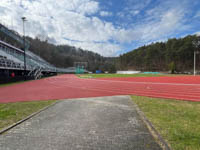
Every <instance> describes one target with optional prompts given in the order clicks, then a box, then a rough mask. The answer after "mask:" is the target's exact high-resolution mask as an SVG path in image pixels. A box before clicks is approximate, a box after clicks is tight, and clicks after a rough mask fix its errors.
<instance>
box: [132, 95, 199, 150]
mask: <svg viewBox="0 0 200 150" xmlns="http://www.w3.org/2000/svg"><path fill="white" fill-rule="evenodd" d="M132 99H133V101H134V102H135V103H136V104H137V105H138V106H139V108H140V109H141V110H142V111H143V112H144V114H145V115H146V117H147V118H148V119H149V120H150V121H151V122H152V124H153V125H154V127H155V128H156V130H157V131H158V132H159V133H160V134H161V135H162V137H163V138H164V139H165V140H166V141H167V142H168V143H169V144H170V146H171V147H172V149H173V150H200V119H199V118H200V102H187V101H177V100H167V99H158V98H149V97H140V96H132Z"/></svg>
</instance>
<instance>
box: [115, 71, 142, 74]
mask: <svg viewBox="0 0 200 150" xmlns="http://www.w3.org/2000/svg"><path fill="white" fill-rule="evenodd" d="M140 72H141V71H117V74H137V73H140Z"/></svg>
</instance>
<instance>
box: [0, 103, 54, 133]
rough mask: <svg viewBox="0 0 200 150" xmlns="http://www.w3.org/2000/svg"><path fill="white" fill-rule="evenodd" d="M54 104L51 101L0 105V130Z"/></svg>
mask: <svg viewBox="0 0 200 150" xmlns="http://www.w3.org/2000/svg"><path fill="white" fill-rule="evenodd" d="M55 102H56V101H55V100H51V101H34V102H17V103H6V104H0V130H1V129H3V128H5V127H7V126H9V125H11V124H13V123H16V122H17V121H19V120H21V119H23V118H25V117H27V116H29V115H31V114H32V113H34V112H37V111H39V110H40V109H42V108H44V107H46V106H48V105H51V104H53V103H55Z"/></svg>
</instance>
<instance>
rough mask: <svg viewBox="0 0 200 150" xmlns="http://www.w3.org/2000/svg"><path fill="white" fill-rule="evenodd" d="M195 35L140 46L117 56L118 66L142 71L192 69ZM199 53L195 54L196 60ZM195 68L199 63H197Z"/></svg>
mask: <svg viewBox="0 0 200 150" xmlns="http://www.w3.org/2000/svg"><path fill="white" fill-rule="evenodd" d="M195 40H198V39H197V37H196V36H194V35H193V36H191V35H189V36H186V37H184V38H180V39H176V38H173V39H169V40H168V41H166V42H157V43H152V44H150V45H148V46H142V47H139V48H137V49H135V50H132V51H130V52H128V53H126V54H123V55H120V57H119V58H118V68H119V69H121V70H127V69H134V70H142V71H169V70H171V71H172V70H173V71H177V72H185V71H192V69H193V63H194V50H195V46H194V44H193V41H195ZM198 61H200V55H197V62H198ZM197 69H200V64H198V63H197Z"/></svg>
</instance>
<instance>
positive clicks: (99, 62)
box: [28, 38, 114, 71]
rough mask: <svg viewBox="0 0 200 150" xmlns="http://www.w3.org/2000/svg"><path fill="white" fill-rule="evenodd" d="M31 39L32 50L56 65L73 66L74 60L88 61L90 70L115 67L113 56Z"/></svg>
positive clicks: (104, 69)
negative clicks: (109, 56)
mask: <svg viewBox="0 0 200 150" xmlns="http://www.w3.org/2000/svg"><path fill="white" fill-rule="evenodd" d="M28 40H29V41H30V43H31V45H30V50H31V51H32V52H34V53H35V54H37V55H39V56H40V57H42V58H44V59H45V60H47V61H48V62H50V63H51V64H54V65H55V66H56V67H63V68H66V67H72V66H73V65H74V62H88V68H87V69H88V70H90V71H95V70H98V69H100V70H102V71H109V70H110V69H112V67H113V64H114V62H113V58H106V57H103V56H101V55H99V54H97V53H94V52H91V51H87V50H82V49H80V48H75V47H72V46H69V45H58V46H56V45H53V44H50V43H48V42H47V41H41V40H40V39H39V38H36V39H32V38H28Z"/></svg>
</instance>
